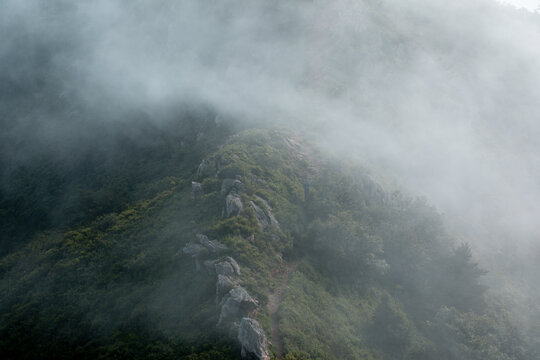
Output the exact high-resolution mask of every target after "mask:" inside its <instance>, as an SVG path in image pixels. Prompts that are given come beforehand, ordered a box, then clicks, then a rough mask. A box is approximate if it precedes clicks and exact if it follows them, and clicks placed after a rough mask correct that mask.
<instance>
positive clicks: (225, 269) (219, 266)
mask: <svg viewBox="0 0 540 360" xmlns="http://www.w3.org/2000/svg"><path fill="white" fill-rule="evenodd" d="M214 267H215V269H216V274H218V275H225V276H235V275H240V266H239V265H238V263H237V262H236V261H235V260H234V259H233V258H232V257H230V256H227V257H226V258H225V260H224V261H221V262H218V263H216V264H214Z"/></svg>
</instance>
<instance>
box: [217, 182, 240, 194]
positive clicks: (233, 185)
mask: <svg viewBox="0 0 540 360" xmlns="http://www.w3.org/2000/svg"><path fill="white" fill-rule="evenodd" d="M231 191H236V192H237V193H242V192H243V191H244V184H243V183H242V181H240V179H224V180H223V181H222V182H221V195H225V194H228V193H229V192H231Z"/></svg>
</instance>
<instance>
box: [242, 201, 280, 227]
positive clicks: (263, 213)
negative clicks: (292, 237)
mask: <svg viewBox="0 0 540 360" xmlns="http://www.w3.org/2000/svg"><path fill="white" fill-rule="evenodd" d="M257 199H258V200H259V201H261V202H262V203H263V204H264V207H265V208H266V209H265V210H263V209H261V208H260V207H259V206H258V205H257V204H255V203H254V202H253V201H250V202H249V204H250V205H251V207H252V208H253V211H254V212H255V217H256V218H257V222H258V223H259V226H260V228H261V230H263V231H264V230H266V229H267V228H268V227H269V226H275V227H278V228H279V223H278V221H277V220H276V218H275V217H274V214H272V211H271V208H270V206H269V205H268V203H267V202H266V201H265V200H264V199H262V198H260V197H257Z"/></svg>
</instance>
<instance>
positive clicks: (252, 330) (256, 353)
mask: <svg viewBox="0 0 540 360" xmlns="http://www.w3.org/2000/svg"><path fill="white" fill-rule="evenodd" d="M238 341H239V342H240V345H241V346H242V359H246V360H270V355H269V354H268V341H267V339H266V335H265V334H264V331H263V330H262V329H261V327H260V325H259V323H258V322H257V321H256V320H253V319H250V318H246V317H245V318H242V321H241V322H240V327H239V328H238Z"/></svg>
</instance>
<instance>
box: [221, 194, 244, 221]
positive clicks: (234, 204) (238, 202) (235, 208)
mask: <svg viewBox="0 0 540 360" xmlns="http://www.w3.org/2000/svg"><path fill="white" fill-rule="evenodd" d="M243 209H244V204H243V203H242V199H241V198H240V195H238V194H237V193H236V192H234V191H232V192H231V193H230V194H229V195H227V197H226V198H225V216H226V217H231V216H237V215H238V214H240V213H241V212H242V210H243Z"/></svg>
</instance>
